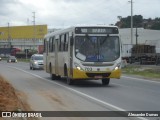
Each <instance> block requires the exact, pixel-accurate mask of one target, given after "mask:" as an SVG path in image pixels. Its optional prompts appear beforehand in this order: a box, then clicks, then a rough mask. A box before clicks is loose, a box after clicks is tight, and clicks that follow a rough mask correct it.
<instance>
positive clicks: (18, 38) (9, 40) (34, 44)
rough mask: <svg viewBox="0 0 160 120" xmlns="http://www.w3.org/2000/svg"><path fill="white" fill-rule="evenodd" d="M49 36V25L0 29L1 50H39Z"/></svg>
mask: <svg viewBox="0 0 160 120" xmlns="http://www.w3.org/2000/svg"><path fill="white" fill-rule="evenodd" d="M45 34H47V25H30V26H8V27H0V48H11V47H14V48H19V49H21V50H24V49H38V46H39V45H42V44H43V37H44V35H45Z"/></svg>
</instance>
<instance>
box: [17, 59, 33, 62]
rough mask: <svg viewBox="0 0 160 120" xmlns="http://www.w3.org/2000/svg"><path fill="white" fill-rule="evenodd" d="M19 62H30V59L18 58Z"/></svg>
mask: <svg viewBox="0 0 160 120" xmlns="http://www.w3.org/2000/svg"><path fill="white" fill-rule="evenodd" d="M17 60H18V61H20V62H29V60H30V59H28V58H27V59H25V58H18V59H17Z"/></svg>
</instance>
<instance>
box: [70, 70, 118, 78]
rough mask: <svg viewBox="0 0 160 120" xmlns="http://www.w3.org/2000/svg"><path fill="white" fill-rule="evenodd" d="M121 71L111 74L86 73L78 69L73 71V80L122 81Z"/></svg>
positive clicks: (111, 72) (114, 71)
mask: <svg viewBox="0 0 160 120" xmlns="http://www.w3.org/2000/svg"><path fill="white" fill-rule="evenodd" d="M120 76H121V69H117V70H113V71H110V72H107V71H106V72H104V71H102V72H86V71H80V70H77V69H74V70H73V77H72V78H73V79H100V78H117V79H120Z"/></svg>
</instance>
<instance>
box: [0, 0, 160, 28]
mask: <svg viewBox="0 0 160 120" xmlns="http://www.w3.org/2000/svg"><path fill="white" fill-rule="evenodd" d="M128 1H129V0H0V27H3V26H8V23H9V24H10V26H21V25H28V24H29V25H33V12H35V17H36V18H35V22H36V24H47V25H48V28H64V27H68V26H74V25H78V24H80V25H81V24H90V25H91V24H106V25H109V24H115V23H116V22H117V21H118V19H117V16H122V17H127V16H130V15H131V4H130V3H129V2H128ZM133 2H134V3H133V14H134V15H142V16H143V17H144V18H155V17H160V0H133Z"/></svg>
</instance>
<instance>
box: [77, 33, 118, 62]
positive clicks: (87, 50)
mask: <svg viewBox="0 0 160 120" xmlns="http://www.w3.org/2000/svg"><path fill="white" fill-rule="evenodd" d="M75 55H76V57H77V58H78V59H80V60H81V61H84V62H111V61H114V60H116V59H118V58H119V57H120V41H119V37H118V36H76V37H75Z"/></svg>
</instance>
